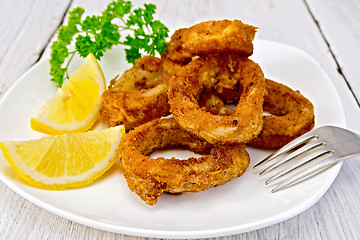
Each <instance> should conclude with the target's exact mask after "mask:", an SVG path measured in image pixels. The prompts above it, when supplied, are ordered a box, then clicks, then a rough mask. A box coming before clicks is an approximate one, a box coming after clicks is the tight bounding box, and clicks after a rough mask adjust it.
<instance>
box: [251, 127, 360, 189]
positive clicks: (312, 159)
mask: <svg viewBox="0 0 360 240" xmlns="http://www.w3.org/2000/svg"><path fill="white" fill-rule="evenodd" d="M358 156H360V135H358V134H356V133H354V132H351V131H349V130H346V129H343V128H339V127H334V126H324V127H320V128H317V129H314V130H312V131H310V132H308V133H305V134H304V135H302V136H300V137H298V138H296V139H295V140H293V141H292V142H290V143H288V144H287V145H285V146H284V147H282V148H280V149H279V150H277V151H276V152H274V153H272V154H271V155H269V156H268V157H266V158H265V159H264V160H262V161H261V162H259V163H257V164H256V165H255V166H254V169H255V170H256V169H260V173H259V175H260V176H263V175H265V174H268V173H269V172H273V171H275V170H278V171H277V172H276V173H275V174H274V175H272V176H271V177H270V178H268V179H267V180H266V181H265V184H266V185H268V184H274V185H275V187H274V188H273V189H272V190H271V192H277V191H279V190H282V189H285V188H287V187H290V186H293V185H295V184H297V183H299V182H301V181H304V180H305V179H308V178H310V177H312V176H315V175H317V174H318V173H320V172H322V171H324V170H326V169H327V168H329V167H331V166H333V165H335V164H337V163H338V162H340V161H344V160H346V159H351V158H356V157H358Z"/></svg>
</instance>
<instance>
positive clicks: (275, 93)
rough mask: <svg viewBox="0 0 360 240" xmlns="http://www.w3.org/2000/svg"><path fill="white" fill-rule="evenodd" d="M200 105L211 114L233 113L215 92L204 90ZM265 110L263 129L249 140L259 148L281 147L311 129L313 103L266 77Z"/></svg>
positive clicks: (312, 123)
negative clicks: (209, 92) (206, 92)
mask: <svg viewBox="0 0 360 240" xmlns="http://www.w3.org/2000/svg"><path fill="white" fill-rule="evenodd" d="M199 103H200V106H204V107H205V108H206V110H207V111H209V112H211V113H212V114H219V115H230V114H232V113H233V110H232V109H230V108H228V107H227V106H226V104H225V103H226V101H224V100H223V99H222V98H221V96H218V95H217V94H216V93H211V94H203V95H202V96H201V101H199ZM263 109H264V111H267V112H268V113H270V114H272V115H264V116H263V127H262V130H261V133H260V134H259V135H258V136H257V137H256V138H254V139H253V140H252V141H250V142H249V143H248V145H250V146H254V147H258V148H279V147H282V146H284V145H285V144H287V143H288V142H290V141H292V140H293V139H295V138H297V137H299V136H300V135H302V134H304V133H306V132H308V131H310V130H311V129H312V128H313V127H314V106H313V105H312V103H311V102H310V101H309V100H308V99H307V98H305V97H304V96H303V95H302V94H301V93H300V92H299V91H294V90H292V89H291V88H289V87H287V86H285V85H283V84H280V83H278V82H275V81H272V80H270V79H266V91H265V95H264V105H263Z"/></svg>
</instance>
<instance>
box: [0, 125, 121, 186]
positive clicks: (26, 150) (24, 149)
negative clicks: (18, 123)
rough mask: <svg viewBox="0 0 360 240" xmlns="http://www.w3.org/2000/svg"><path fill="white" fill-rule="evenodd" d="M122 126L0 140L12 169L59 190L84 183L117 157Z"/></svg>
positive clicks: (31, 183) (103, 170) (32, 180)
mask: <svg viewBox="0 0 360 240" xmlns="http://www.w3.org/2000/svg"><path fill="white" fill-rule="evenodd" d="M124 135H125V128H124V126H117V127H112V128H107V129H102V130H97V131H88V132H84V133H70V134H64V135H56V136H49V137H45V138H41V139H36V140H28V141H7V142H0V149H1V151H2V153H3V155H4V157H5V159H6V160H7V161H8V162H9V164H10V165H11V166H12V167H13V168H14V169H15V171H16V172H17V173H18V174H19V175H20V176H21V177H22V178H23V179H24V180H25V181H26V182H28V183H29V184H30V185H32V186H34V187H38V188H42V189H49V190H61V189H68V188H76V187H80V186H84V185H87V184H89V183H91V182H93V181H94V180H95V179H97V178H99V177H100V176H101V175H102V174H103V173H105V172H106V171H107V170H108V169H109V168H110V167H111V166H112V165H113V164H114V163H115V162H116V161H117V159H119V157H120V146H121V143H122V139H123V136H124Z"/></svg>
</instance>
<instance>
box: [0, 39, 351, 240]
mask: <svg viewBox="0 0 360 240" xmlns="http://www.w3.org/2000/svg"><path fill="white" fill-rule="evenodd" d="M123 59H124V54H123V51H122V50H121V48H117V49H114V50H112V51H111V52H109V53H107V54H106V55H105V56H104V58H103V60H102V61H101V63H100V64H101V66H102V68H103V70H104V73H105V76H106V79H107V80H108V81H109V80H110V78H111V77H114V76H115V75H116V74H117V73H119V72H121V71H123V70H124V69H126V68H127V67H128V65H127V64H125V63H124V60H123ZM252 59H253V60H255V61H256V62H258V63H259V64H260V66H261V67H262V69H263V71H264V73H265V75H266V77H268V78H272V79H274V80H276V81H279V82H282V83H285V84H287V85H288V86H290V87H292V88H293V89H298V90H300V91H301V92H302V93H303V94H304V95H305V96H306V97H308V98H309V99H310V100H311V101H312V102H313V104H314V106H315V114H316V126H320V125H325V124H333V125H338V126H344V122H345V121H344V114H343V109H342V106H341V104H340V100H339V97H338V95H337V93H336V90H335V89H334V87H333V85H332V84H331V81H330V80H329V79H328V77H327V76H326V75H325V73H324V71H323V70H322V69H321V67H320V66H319V64H317V63H316V62H315V61H314V60H313V59H312V58H311V57H310V56H309V55H307V54H306V53H304V52H302V51H300V50H298V49H296V48H293V47H290V46H286V45H283V44H279V43H274V42H269V41H264V40H257V41H256V42H255V52H254V55H253V56H252ZM80 63H81V61H79V60H76V61H75V62H74V65H73V68H76V67H77V66H78V65H79V64H80ZM48 68H49V65H48V62H47V61H41V62H40V63H38V64H36V65H35V66H34V67H33V68H32V69H30V70H29V71H28V72H27V73H26V74H25V75H24V76H22V77H21V78H20V79H19V81H18V82H17V83H16V84H15V85H14V86H13V87H12V88H11V89H10V90H9V91H8V92H7V93H6V94H5V96H4V97H3V99H2V101H1V102H0V133H1V134H0V141H3V140H24V139H33V138H39V137H41V136H42V135H41V134H39V133H36V132H34V131H32V130H31V129H30V126H29V119H30V117H31V116H33V115H34V114H35V113H36V112H37V111H38V110H39V108H40V107H41V106H42V105H43V104H44V102H45V100H46V99H48V98H50V97H52V96H53V95H54V94H55V91H56V88H55V86H54V85H53V84H52V83H51V82H50V81H49V75H48V72H49V71H48ZM34 151H36V150H35V149H34ZM248 151H249V153H250V156H251V165H250V167H249V168H248V170H247V171H246V173H245V174H244V175H243V176H242V177H240V178H238V179H235V180H233V181H231V182H229V183H227V184H226V185H224V186H219V187H216V188H213V189H210V190H207V191H203V192H199V193H186V194H182V195H180V196H173V195H166V194H164V195H162V196H161V197H160V198H159V201H158V203H157V204H156V205H155V206H152V207H151V206H148V205H146V204H145V203H144V202H143V201H141V200H140V199H139V198H138V197H137V195H135V194H134V193H132V192H131V191H130V190H129V189H128V188H127V185H126V182H125V179H124V178H123V176H122V175H121V173H120V171H119V170H118V168H117V167H116V166H114V167H113V168H112V169H111V170H110V171H109V172H108V173H107V174H106V175H105V176H104V177H102V178H101V179H100V180H98V181H96V182H95V183H93V184H91V185H90V186H87V187H83V188H80V189H73V190H66V191H46V190H40V189H37V188H33V187H30V186H29V185H27V184H26V183H24V181H23V180H22V179H20V178H19V177H18V176H17V174H16V173H15V171H13V169H12V168H11V167H10V166H9V164H8V163H7V162H6V160H4V158H3V157H2V156H1V157H0V178H1V180H2V181H3V182H4V183H5V184H6V185H7V186H9V187H10V188H11V189H13V190H14V191H15V192H17V193H18V194H20V195H21V196H23V197H24V198H26V199H28V200H29V201H31V202H33V203H35V204H36V205H38V206H40V207H42V208H44V209H46V210H48V211H50V212H52V213H55V214H57V215H59V216H62V217H64V218H67V219H70V220H72V221H75V222H78V223H81V224H84V225H87V226H91V227H94V228H99V229H103V230H107V231H112V232H117V233H124V234H130V235H137V236H147V237H159V238H203V237H216V236H224V235H231V234H237V233H241V232H246V231H251V230H254V229H259V228H262V227H265V226H269V225H271V224H275V223H278V222H280V221H283V220H285V219H288V218H290V217H293V216H295V215H297V214H299V213H301V212H302V211H304V210H306V209H308V208H309V207H310V206H312V205H313V204H314V203H315V202H316V201H317V200H318V199H319V198H320V197H321V196H322V195H323V194H324V193H325V192H326V190H327V189H328V188H329V187H330V185H331V183H332V182H333V180H334V179H335V177H336V175H337V174H338V171H339V170H340V167H341V165H340V164H338V165H336V166H335V167H333V168H331V169H329V170H327V171H325V172H323V173H322V174H320V175H318V176H316V177H314V178H312V179H310V180H308V181H306V182H303V183H301V184H299V185H297V186H295V187H292V188H289V189H287V190H284V191H281V192H278V193H275V194H272V193H270V188H268V187H266V186H265V185H264V179H260V178H259V177H258V176H257V175H256V174H255V173H254V172H253V170H252V166H253V165H254V164H255V163H256V162H258V161H259V160H260V159H262V158H263V157H265V156H266V155H267V154H269V153H270V152H269V151H261V150H255V149H251V148H248ZM182 153H183V152H181V154H182ZM177 154H180V152H179V153H177Z"/></svg>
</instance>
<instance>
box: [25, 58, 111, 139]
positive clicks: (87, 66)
mask: <svg viewBox="0 0 360 240" xmlns="http://www.w3.org/2000/svg"><path fill="white" fill-rule="evenodd" d="M105 89H106V83H105V78H104V74H103V72H102V70H101V68H100V66H99V64H98V62H97V60H96V58H95V57H94V55H93V54H89V56H87V57H86V58H85V61H84V62H83V64H82V65H81V66H80V67H78V68H77V69H76V70H75V71H74V72H73V73H72V74H71V75H70V78H69V79H68V80H67V81H66V82H65V83H64V84H63V85H62V87H61V88H59V89H58V91H57V92H56V95H55V96H54V97H53V98H51V99H49V100H48V101H47V102H46V103H45V105H44V106H43V107H42V108H41V109H40V110H39V112H38V114H37V116H35V117H33V118H31V121H30V123H31V128H32V129H33V130H35V131H39V132H42V133H47V134H53V135H55V134H64V133H71V132H84V131H86V130H88V129H90V128H91V127H92V126H93V124H94V123H95V122H96V120H97V119H98V117H99V110H100V107H101V102H102V100H101V95H102V93H103V92H104V91H105Z"/></svg>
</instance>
